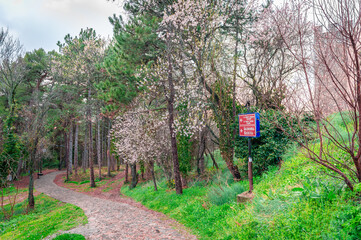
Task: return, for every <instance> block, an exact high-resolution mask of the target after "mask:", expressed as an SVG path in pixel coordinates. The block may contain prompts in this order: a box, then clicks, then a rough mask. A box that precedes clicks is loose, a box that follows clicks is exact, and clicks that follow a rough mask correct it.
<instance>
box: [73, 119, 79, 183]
mask: <svg viewBox="0 0 361 240" xmlns="http://www.w3.org/2000/svg"><path fill="white" fill-rule="evenodd" d="M78 144H79V124H78V123H76V125H75V143H74V172H75V176H77V175H78V156H79V151H78Z"/></svg>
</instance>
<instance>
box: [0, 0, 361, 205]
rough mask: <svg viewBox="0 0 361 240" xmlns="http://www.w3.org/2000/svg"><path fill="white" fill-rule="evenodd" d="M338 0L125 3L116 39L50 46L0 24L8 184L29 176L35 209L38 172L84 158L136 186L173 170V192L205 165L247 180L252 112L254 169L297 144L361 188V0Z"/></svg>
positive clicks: (2, 143)
mask: <svg viewBox="0 0 361 240" xmlns="http://www.w3.org/2000/svg"><path fill="white" fill-rule="evenodd" d="M331 2H332V4H331V3H330V1H327V0H316V1H310V2H308V1H287V3H286V4H284V5H282V6H275V5H273V4H272V2H271V1H267V2H264V3H259V2H256V1H243V0H227V1H218V0H179V1H175V0H164V1H149V0H147V1H145V0H144V1H143V0H126V1H124V6H123V7H124V9H125V11H126V15H125V16H120V15H119V16H115V15H114V16H112V17H109V21H110V23H111V24H112V26H113V34H114V35H113V38H112V39H111V40H106V39H104V38H102V36H99V35H97V33H96V31H95V30H94V29H92V28H87V29H82V30H80V33H79V35H77V36H70V35H67V36H65V38H64V39H63V40H60V41H59V42H58V47H59V49H57V50H54V51H51V52H45V51H44V50H43V49H35V50H33V51H31V52H25V51H24V49H23V47H22V45H21V42H20V41H19V40H18V39H15V38H14V37H13V36H12V35H11V34H10V32H9V30H8V29H5V28H1V29H0V129H1V135H0V164H1V165H0V174H1V187H2V188H4V187H6V186H8V184H9V182H11V181H13V180H15V179H17V178H19V177H20V176H21V175H24V174H28V175H29V176H30V179H31V180H30V184H29V198H28V201H29V206H30V208H34V205H35V202H34V197H33V184H34V183H33V177H32V176H33V173H34V172H37V171H41V169H44V168H59V169H64V168H66V170H67V178H69V177H71V176H77V174H79V173H80V172H85V171H86V170H87V169H89V172H90V174H89V176H90V179H89V180H90V183H89V184H90V186H91V187H96V182H95V180H96V179H98V180H100V179H101V178H102V172H101V171H102V168H101V167H102V166H103V167H104V166H106V167H107V175H110V173H111V171H114V170H116V169H119V167H120V165H124V166H125V169H126V179H125V181H126V182H128V181H129V182H130V184H129V186H130V189H132V188H136V186H137V182H138V178H139V177H141V178H142V179H144V178H146V179H147V180H149V181H152V182H153V188H154V190H155V191H157V181H158V180H160V179H165V182H166V184H167V187H168V188H170V189H175V191H176V193H177V194H182V192H183V189H184V188H185V187H187V186H188V185H189V183H191V182H193V181H194V180H195V179H198V180H199V179H205V178H207V177H209V174H211V172H210V171H211V170H209V169H210V168H209V167H207V166H208V165H210V166H211V169H212V171H213V170H214V171H217V169H218V168H219V166H218V165H220V164H221V165H223V166H226V169H227V171H228V172H229V173H230V174H231V177H232V179H233V180H234V181H235V182H237V181H242V180H246V179H247V172H248V165H247V162H248V142H247V141H248V140H247V139H245V138H239V137H238V131H239V130H238V114H241V113H246V112H247V111H251V112H259V113H260V115H261V137H260V138H256V139H253V140H252V145H253V150H252V157H253V171H254V175H255V177H256V178H257V177H260V176H262V174H264V173H266V172H267V171H268V170H269V169H270V168H271V169H273V167H274V166H279V167H280V166H281V165H282V163H283V161H284V159H283V155H284V153H285V152H286V150H287V149H289V148H291V146H296V148H298V149H300V151H302V153H303V154H304V155H305V156H306V158H307V159H308V161H311V162H314V163H315V164H316V165H318V169H319V171H320V172H319V173H318V174H319V176H320V177H321V178H322V177H329V176H331V177H332V178H335V179H339V181H340V182H342V183H344V184H345V189H349V190H351V191H354V190H355V189H356V191H358V190H357V189H359V187H360V182H361V148H360V147H359V146H360V143H361V131H360V129H361V116H360V110H361V67H360V64H361V55H360V54H361V12H360V11H361V10H360V9H361V8H360V2H358V1H347V0H337V1H331ZM317 86H322V91H323V92H327V93H328V94H329V97H328V99H327V100H326V103H327V104H333V106H334V107H333V109H332V111H326V110H325V109H324V108H323V106H324V104H325V102H324V101H325V100H324V99H322V98H321V97H319V96H320V87H317ZM335 113H337V114H338V115H337V116H338V117H337V121H339V122H337V123H336V122H335V121H336V120H335V116H336V115H334V114H335ZM335 151H336V152H337V153H335ZM217 154H219V157H217V156H215V155H217ZM128 171H129V176H128ZM139 174H140V175H141V176H138V175H139ZM144 175H145V177H144Z"/></svg>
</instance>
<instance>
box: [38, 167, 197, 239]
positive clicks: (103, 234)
mask: <svg viewBox="0 0 361 240" xmlns="http://www.w3.org/2000/svg"><path fill="white" fill-rule="evenodd" d="M122 174H124V173H120V174H118V175H117V176H116V177H115V178H113V179H110V180H108V181H106V183H105V184H103V185H101V186H99V187H98V188H92V189H89V188H84V189H82V188H76V187H75V186H73V187H70V186H67V187H68V188H70V189H68V188H64V186H66V185H68V184H64V183H63V181H62V179H63V176H64V173H61V174H60V175H59V172H53V173H50V174H47V175H45V176H42V177H41V178H40V179H39V180H37V181H36V182H35V187H36V189H37V191H39V192H43V193H45V194H47V195H49V196H50V197H53V198H56V199H58V200H60V201H62V202H67V203H71V204H74V205H76V206H78V207H80V208H82V209H83V210H84V212H85V214H86V216H87V217H88V224H86V225H84V226H80V227H77V228H75V229H72V230H70V231H67V233H78V234H82V235H84V236H85V237H86V238H87V239H197V238H196V237H195V236H192V235H190V234H189V233H188V232H187V231H186V229H185V227H184V226H183V225H181V224H179V223H178V222H176V221H175V220H172V219H170V218H168V217H166V216H165V215H164V214H162V213H158V212H154V211H151V210H149V209H147V208H145V207H144V206H142V205H141V204H139V203H135V202H134V201H133V200H131V199H130V198H125V197H124V198H123V197H121V196H120V195H119V188H120V186H121V185H122V181H121V179H122V178H123V175H122ZM57 175H58V176H57ZM56 183H57V184H59V185H61V186H58V185H57V184H56ZM114 184H117V186H113V185H114ZM99 185H100V184H99ZM108 189H109V190H108ZM79 191H83V193H80V192H79ZM52 237H54V236H50V237H48V239H51V238H52Z"/></svg>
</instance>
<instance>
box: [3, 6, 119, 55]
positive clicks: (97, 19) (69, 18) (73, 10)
mask: <svg viewBox="0 0 361 240" xmlns="http://www.w3.org/2000/svg"><path fill="white" fill-rule="evenodd" d="M120 12H121V8H120V7H119V4H116V3H112V2H108V1H106V0H15V1H9V0H0V26H5V27H9V29H10V30H11V31H12V32H15V33H17V35H18V37H19V39H20V41H21V42H22V43H23V44H24V46H25V48H26V50H28V51H30V50H33V49H35V48H40V47H43V48H44V49H45V50H48V51H49V50H52V49H57V46H56V42H57V41H62V40H63V38H64V36H65V35H66V34H68V33H69V34H71V35H73V36H74V35H78V34H79V32H80V29H81V28H87V27H92V28H94V29H95V30H96V31H97V33H98V34H100V35H102V36H104V37H107V36H111V35H112V26H111V25H110V23H109V21H108V17H109V16H112V15H113V14H114V13H115V14H119V13H120Z"/></svg>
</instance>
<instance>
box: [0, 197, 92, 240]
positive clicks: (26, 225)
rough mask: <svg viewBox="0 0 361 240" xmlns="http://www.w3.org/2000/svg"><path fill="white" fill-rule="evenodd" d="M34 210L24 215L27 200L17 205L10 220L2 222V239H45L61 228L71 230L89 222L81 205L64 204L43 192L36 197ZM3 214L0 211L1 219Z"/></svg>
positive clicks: (0, 228) (0, 232) (0, 229)
mask: <svg viewBox="0 0 361 240" xmlns="http://www.w3.org/2000/svg"><path fill="white" fill-rule="evenodd" d="M36 202H37V205H36V208H35V210H34V211H31V212H29V213H28V214H26V215H24V207H25V206H26V204H27V200H25V201H24V202H23V203H19V204H17V205H16V206H15V214H14V216H13V217H12V218H11V219H10V220H9V221H1V222H0V238H1V239H34V240H35V239H43V238H44V237H46V236H49V235H51V234H53V233H55V232H57V231H59V230H69V229H71V228H74V227H76V226H78V225H79V224H85V223H87V219H86V216H85V214H84V212H83V210H81V209H80V208H79V207H76V206H74V205H71V204H64V203H61V202H59V201H57V200H55V199H52V198H50V197H47V196H45V195H43V194H41V195H39V196H37V197H36ZM2 218H3V215H2V214H1V213H0V219H2Z"/></svg>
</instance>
